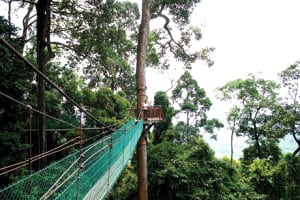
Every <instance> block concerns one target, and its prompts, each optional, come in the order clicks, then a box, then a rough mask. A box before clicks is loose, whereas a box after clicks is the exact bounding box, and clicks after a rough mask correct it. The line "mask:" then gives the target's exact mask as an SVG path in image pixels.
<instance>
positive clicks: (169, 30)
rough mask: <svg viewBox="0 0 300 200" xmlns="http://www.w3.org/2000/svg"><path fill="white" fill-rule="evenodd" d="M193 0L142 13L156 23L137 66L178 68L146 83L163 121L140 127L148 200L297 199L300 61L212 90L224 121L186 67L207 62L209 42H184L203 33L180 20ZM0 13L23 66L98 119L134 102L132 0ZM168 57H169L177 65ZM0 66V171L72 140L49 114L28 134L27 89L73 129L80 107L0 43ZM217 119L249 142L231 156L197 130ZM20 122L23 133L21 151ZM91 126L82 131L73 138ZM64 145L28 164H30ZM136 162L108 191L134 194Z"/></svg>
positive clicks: (34, 1) (0, 5) (159, 4)
mask: <svg viewBox="0 0 300 200" xmlns="http://www.w3.org/2000/svg"><path fill="white" fill-rule="evenodd" d="M198 4H201V2H200V1H199V0H186V1H182V0H160V1H154V0H153V1H152V3H151V10H150V13H151V21H155V20H158V19H160V20H162V23H158V24H161V26H158V25H157V26H156V27H155V28H150V31H149V34H148V44H147V55H146V63H147V67H149V68H154V69H157V70H168V69H170V68H172V67H177V68H182V69H184V73H183V74H182V75H181V76H180V78H179V79H178V81H177V82H176V83H174V86H173V87H172V88H171V89H170V90H169V91H157V92H156V94H155V96H154V99H153V100H152V101H153V104H154V105H160V106H162V109H163V111H164V114H165V120H164V121H163V122H160V123H157V124H155V125H154V127H153V128H152V129H150V131H149V141H148V146H147V148H148V188H149V199H154V200H159V199H164V200H165V199H182V200H186V199H194V200H196V199H207V200H210V199H211V200H216V199H222V200H223V199H224V200H225V199H228V200H233V199H237V200H238V199H267V200H276V199H278V200H279V199H286V200H293V199H295V200H296V199H300V176H299V174H300V129H299V128H300V103H299V100H300V98H299V97H300V96H299V83H300V63H299V62H297V61H295V63H291V65H290V66H286V69H285V70H284V71H282V72H280V73H279V74H278V79H277V80H276V81H275V80H265V79H262V78H260V77H258V76H256V75H249V76H248V77H247V78H244V79H236V80H232V81H230V82H228V83H226V84H225V85H223V86H220V87H219V88H218V89H217V92H216V96H217V98H219V99H220V100H222V101H224V102H231V105H232V106H231V107H230V112H229V113H227V121H220V120H219V119H217V118H218V116H214V117H215V118H210V117H209V116H208V115H207V112H208V111H209V110H210V108H211V107H212V106H213V105H212V102H211V100H210V99H209V97H208V96H207V95H206V91H205V90H204V89H203V87H204V86H201V85H198V83H197V81H196V80H195V77H196V76H197V74H192V73H191V69H192V67H194V65H192V64H193V63H195V62H196V61H198V60H202V61H204V62H205V63H206V64H207V66H208V67H213V64H214V63H213V60H211V59H210V53H211V52H212V51H213V50H214V48H212V47H201V45H198V49H196V48H191V46H192V44H193V43H197V42H199V41H200V40H201V38H202V33H201V31H200V28H199V27H193V26H191V25H190V17H191V15H192V13H193V10H194V8H195V7H196V6H198ZM0 9H1V16H0V36H1V37H2V38H3V39H5V40H6V41H7V42H9V43H10V44H11V45H12V46H13V47H14V48H15V49H17V50H18V52H20V53H21V54H22V55H24V56H25V58H26V59H27V60H28V61H30V62H31V63H32V64H33V65H35V66H37V65H39V66H40V65H41V63H44V68H42V69H40V70H41V71H43V73H44V74H45V75H46V76H47V77H48V78H49V79H50V80H51V81H53V82H54V83H55V84H57V85H58V86H59V87H60V88H61V89H62V90H63V91H64V92H65V93H66V94H68V95H69V96H70V97H72V99H75V100H76V101H77V102H78V103H79V104H80V105H82V106H83V107H84V108H85V109H86V110H88V111H89V112H90V113H91V114H92V115H93V116H95V117H96V118H97V119H98V120H99V121H101V122H102V123H103V124H105V125H107V126H108V125H113V124H116V123H122V122H123V121H122V120H123V119H124V118H126V117H127V115H128V113H129V111H130V110H132V108H133V107H135V106H136V83H135V65H136V51H137V46H138V38H137V35H138V31H139V26H140V24H139V22H140V15H141V13H140V9H139V5H138V4H137V3H134V2H131V1H116V0H106V1H102V0H99V1H92V0H82V1H78V0H58V1H55V0H44V1H43V0H29V1H12V0H1V1H0ZM16 13H18V15H17V14H16ZM203 37H205V36H203ZM216 48H217V47H216ZM191 49H194V51H192V50H191ZM171 61H172V63H173V64H174V61H176V62H175V63H176V66H173V65H171ZM0 74H1V76H0V79H1V80H0V92H1V95H0V155H1V156H0V168H3V167H5V166H7V165H11V164H14V163H17V162H20V161H23V160H26V159H27V158H28V157H29V154H31V153H32V154H33V155H36V154H39V153H41V152H44V151H45V150H46V149H51V148H55V147H56V146H58V145H61V144H64V143H66V142H67V141H69V140H71V139H73V138H74V137H77V136H78V134H79V133H78V132H76V131H74V130H71V129H68V128H70V127H66V125H65V124H62V123H59V122H57V121H55V120H53V119H46V120H44V125H45V127H46V129H48V130H50V131H47V132H46V131H45V132H44V133H41V134H40V133H38V129H39V125H38V124H40V121H39V120H42V119H40V118H39V117H38V114H32V113H31V112H30V111H31V108H30V107H32V108H36V109H37V108H38V107H40V106H38V105H41V104H39V103H38V102H39V101H41V100H40V97H38V95H37V93H38V92H37V91H38V90H41V89H43V91H44V92H43V93H40V95H41V94H43V97H44V100H43V101H44V107H40V109H41V110H44V111H45V112H46V113H47V114H49V115H51V116H54V117H55V118H57V119H61V120H63V121H64V122H68V123H70V124H73V125H76V126H78V125H79V124H80V123H81V122H80V119H81V117H80V119H79V116H78V115H79V113H80V112H79V110H78V109H76V108H75V107H74V106H73V105H72V104H71V103H70V102H69V101H67V100H66V99H65V98H64V97H62V96H61V94H59V93H58V92H57V91H56V90H54V89H53V88H52V87H51V85H48V84H45V83H44V85H43V84H42V86H43V87H42V88H41V86H40V84H38V82H39V79H38V77H37V75H36V74H35V73H33V71H32V70H30V69H29V68H28V67H27V66H26V65H25V63H24V62H23V61H21V60H20V59H19V58H17V57H16V56H15V55H14V54H13V53H12V52H11V51H9V50H8V49H7V48H6V47H5V46H4V45H3V44H0ZM147 78H150V77H147ZM5 95H6V96H5ZM7 96H9V97H12V98H13V99H15V100H17V101H18V102H21V103H22V104H23V105H21V104H18V103H16V101H12V100H11V99H9V98H7ZM24 105H25V107H24ZM26 105H28V106H27V107H26ZM29 105H30V106H29ZM174 119H177V120H174ZM178 119H180V120H178ZM83 121H84V126H86V127H95V126H97V124H95V123H94V122H93V121H92V120H89V118H88V117H86V116H83ZM175 121H176V123H175ZM224 124H228V126H229V131H230V132H231V135H232V136H233V135H235V136H237V137H244V138H246V139H247V144H248V146H247V148H245V149H243V156H242V157H241V158H240V159H238V160H237V159H234V158H233V157H232V154H231V155H228V156H227V157H223V158H217V157H216V156H215V153H214V151H213V150H212V149H211V147H210V146H209V144H208V143H207V142H206V141H205V140H204V139H203V137H202V136H203V135H205V134H208V135H210V136H211V137H212V138H215V139H218V137H217V135H216V134H215V130H216V129H219V130H222V131H224V132H225V131H227V132H228V130H225V129H222V128H223V127H224ZM29 125H30V127H29ZM298 125H299V127H298ZM29 129H30V130H31V131H32V134H33V137H32V140H33V141H32V143H33V146H32V152H30V151H29V149H30V148H29V147H30V145H29V136H28V132H29ZM218 132H220V131H218ZM98 134H99V133H98V132H97V131H94V130H89V131H86V132H84V137H86V138H93V137H94V136H97V135H98ZM286 136H290V137H291V138H293V140H294V141H295V143H296V144H297V145H296V148H295V149H294V151H293V152H289V153H284V152H283V151H282V149H281V148H280V147H279V141H280V139H282V138H284V137H286ZM74 148H75V147H74ZM70 151H72V149H69V150H67V151H64V152H61V153H60V154H55V155H53V156H51V157H49V158H48V159H47V160H45V159H44V160H42V161H41V162H39V163H36V164H35V165H33V170H38V169H40V168H41V167H43V166H45V165H47V164H48V163H51V162H52V161H53V160H57V159H59V158H62V157H64V156H66V155H68V153H70ZM231 151H232V153H233V151H234V148H232V149H231ZM136 168H137V167H136V155H134V156H133V158H132V160H131V161H130V163H129V164H128V166H127V168H126V169H125V170H124V172H123V173H122V175H121V177H120V178H119V181H118V182H117V183H116V184H115V187H114V189H113V190H112V191H111V193H110V196H109V199H116V200H122V199H128V200H129V199H130V200H134V199H138V195H137V175H136ZM29 171H30V170H29V169H28V168H21V169H20V170H18V171H16V172H14V173H8V174H4V175H1V178H0V186H1V188H2V187H4V186H6V185H8V184H10V183H12V182H13V181H14V180H16V179H19V178H20V177H22V176H25V175H28V174H29V173H30V172H29Z"/></svg>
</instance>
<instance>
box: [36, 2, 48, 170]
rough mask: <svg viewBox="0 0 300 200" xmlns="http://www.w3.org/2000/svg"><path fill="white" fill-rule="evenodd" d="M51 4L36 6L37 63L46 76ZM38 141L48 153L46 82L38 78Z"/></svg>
mask: <svg viewBox="0 0 300 200" xmlns="http://www.w3.org/2000/svg"><path fill="white" fill-rule="evenodd" d="M50 2H51V0H39V1H38V2H37V4H36V10H37V63H38V67H39V70H40V71H41V72H42V73H43V74H44V73H45V69H46V64H47V62H48V58H47V49H46V47H47V44H48V42H49V41H48V39H49V34H50V30H49V27H50ZM37 79H38V110H39V111H40V113H39V115H38V140H39V145H38V147H39V148H38V149H39V153H44V152H46V151H47V134H46V119H45V115H43V113H45V112H46V105H45V80H44V79H43V78H42V77H40V76H38V77H37ZM46 164H47V158H43V159H42V160H41V162H40V167H43V166H45V165H46Z"/></svg>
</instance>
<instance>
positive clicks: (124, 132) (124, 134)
mask: <svg viewBox="0 0 300 200" xmlns="http://www.w3.org/2000/svg"><path fill="white" fill-rule="evenodd" d="M126 130H127V129H124V130H123V134H122V136H123V158H122V166H124V159H125V158H124V156H125V142H126V141H125V140H126Z"/></svg>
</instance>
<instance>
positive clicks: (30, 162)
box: [27, 105, 32, 197]
mask: <svg viewBox="0 0 300 200" xmlns="http://www.w3.org/2000/svg"><path fill="white" fill-rule="evenodd" d="M27 108H28V111H29V173H30V186H29V187H30V197H31V195H32V176H31V175H32V107H31V106H30V105H27Z"/></svg>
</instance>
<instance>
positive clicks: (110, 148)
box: [106, 133, 113, 198]
mask: <svg viewBox="0 0 300 200" xmlns="http://www.w3.org/2000/svg"><path fill="white" fill-rule="evenodd" d="M112 147H113V133H111V134H110V144H109V160H108V174H107V190H106V195H108V191H109V184H110V181H109V179H110V168H111V161H112V160H111V159H112V155H111V154H112ZM107 198H108V196H107Z"/></svg>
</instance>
